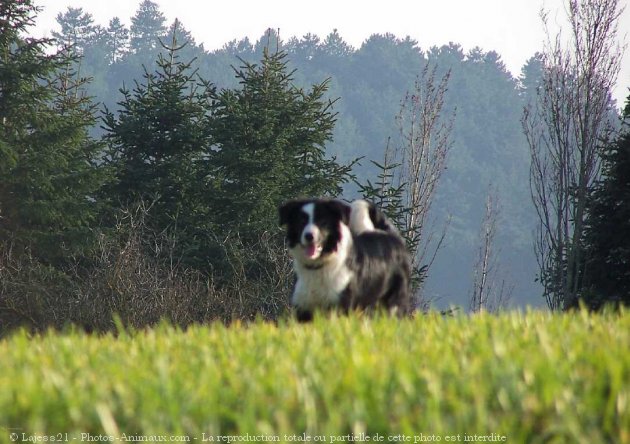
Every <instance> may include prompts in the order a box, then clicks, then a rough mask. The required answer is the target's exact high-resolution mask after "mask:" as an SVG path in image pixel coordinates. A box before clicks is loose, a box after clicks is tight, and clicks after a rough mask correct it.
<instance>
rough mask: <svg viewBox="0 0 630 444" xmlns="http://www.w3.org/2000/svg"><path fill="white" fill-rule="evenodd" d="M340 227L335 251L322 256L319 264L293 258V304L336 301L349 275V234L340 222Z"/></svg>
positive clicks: (320, 304)
mask: <svg viewBox="0 0 630 444" xmlns="http://www.w3.org/2000/svg"><path fill="white" fill-rule="evenodd" d="M341 231H342V236H341V241H340V242H339V245H338V246H337V251H336V252H334V253H332V254H330V255H329V256H328V257H327V258H326V260H325V262H324V263H323V264H322V267H321V268H317V269H311V268H306V267H305V266H304V265H303V264H301V263H300V261H298V260H295V261H294V262H293V267H294V269H295V273H296V275H297V282H296V284H295V290H294V291H293V298H292V303H293V305H294V306H295V307H298V308H301V309H304V310H312V309H315V308H327V307H334V306H336V305H338V304H339V298H340V296H341V293H342V292H343V290H344V289H345V288H346V287H347V286H348V284H349V283H350V280H351V278H352V272H351V271H350V269H348V266H347V264H346V261H347V259H348V254H349V252H350V249H351V248H352V235H351V234H350V230H349V229H348V227H347V226H346V225H344V224H341Z"/></svg>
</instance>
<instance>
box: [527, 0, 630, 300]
mask: <svg viewBox="0 0 630 444" xmlns="http://www.w3.org/2000/svg"><path fill="white" fill-rule="evenodd" d="M621 13H622V8H620V6H619V0H597V1H595V0H569V1H568V8H567V15H568V22H569V28H570V39H569V41H570V43H569V44H568V46H567V45H566V44H565V43H564V42H563V35H562V33H558V35H556V36H555V37H554V38H552V37H551V33H550V31H549V27H548V23H549V21H548V14H547V13H546V12H545V11H542V12H541V18H542V21H543V24H544V25H545V29H546V33H547V42H546V45H545V51H544V54H543V57H542V62H543V78H542V82H541V85H540V87H539V90H538V97H537V101H536V103H535V104H531V105H529V106H527V107H526V108H525V111H524V114H523V119H522V123H523V130H524V133H525V136H526V138H527V142H528V144H529V147H530V153H531V170H530V185H531V195H532V200H533V203H534V206H535V208H536V211H537V214H538V219H539V224H538V228H537V232H536V237H535V242H534V246H535V252H536V256H537V260H538V265H539V271H540V274H539V279H540V281H541V283H542V285H543V288H544V296H545V298H546V299H547V304H548V305H549V307H550V308H552V309H563V308H567V307H570V306H574V305H575V304H576V302H577V299H578V296H579V290H580V280H581V274H582V273H583V267H584V262H585V258H584V249H583V246H582V237H583V232H584V220H585V211H586V202H587V197H588V193H589V190H590V188H591V187H592V185H593V183H594V181H595V180H596V178H597V177H598V174H599V167H600V165H599V156H598V150H599V147H600V146H601V143H602V140H605V139H606V138H607V137H609V135H610V131H611V129H612V120H611V116H612V114H613V113H612V112H611V110H612V105H611V96H610V92H611V90H612V87H613V86H614V82H615V81H616V78H617V75H618V73H619V66H620V61H621V57H622V54H623V48H622V46H620V44H619V43H618V39H617V34H618V32H617V28H618V19H619V16H620V15H621ZM565 46H566V47H565Z"/></svg>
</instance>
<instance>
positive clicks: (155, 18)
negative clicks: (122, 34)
mask: <svg viewBox="0 0 630 444" xmlns="http://www.w3.org/2000/svg"><path fill="white" fill-rule="evenodd" d="M165 22H166V18H165V17H164V14H162V12H160V10H159V8H158V5H157V3H154V2H152V1H151V0H144V1H143V2H142V3H140V6H139V7H138V10H137V11H136V14H135V15H134V16H133V17H132V18H131V29H130V31H131V32H130V36H131V51H132V52H134V53H135V54H140V53H143V52H149V53H152V52H153V51H154V50H156V49H158V48H159V47H160V44H159V39H161V38H163V37H164V35H166V27H165Z"/></svg>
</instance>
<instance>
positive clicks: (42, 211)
mask: <svg viewBox="0 0 630 444" xmlns="http://www.w3.org/2000/svg"><path fill="white" fill-rule="evenodd" d="M37 12H38V8H37V7H35V6H34V5H33V2H32V1H29V0H26V1H24V0H21V1H17V0H8V1H3V2H2V3H0V59H1V61H2V63H0V237H1V239H2V240H3V241H7V242H11V243H12V245H13V246H14V248H17V249H19V250H24V249H28V250H29V251H30V252H31V254H34V255H36V256H37V257H40V258H41V259H44V260H47V261H49V262H51V263H60V261H62V260H63V259H64V258H65V257H67V256H68V255H70V254H72V255H74V254H79V253H81V252H82V251H84V249H85V248H86V247H87V246H88V245H89V243H90V240H91V239H92V230H91V228H92V226H93V224H94V222H95V217H96V214H97V210H96V207H97V202H96V201H95V199H94V196H95V192H96V190H97V189H98V188H99V186H100V184H101V173H100V170H99V169H98V168H97V167H96V159H97V152H98V150H99V147H98V144H96V143H95V142H94V141H92V140H91V139H90V138H89V136H88V134H87V130H88V128H89V127H90V126H92V125H93V123H94V117H93V112H92V111H93V109H92V105H91V102H90V99H89V98H87V97H85V96H83V95H82V93H81V90H82V85H83V83H84V82H85V79H80V78H78V76H77V75H76V73H75V72H74V71H73V70H72V66H73V64H74V63H73V61H74V60H73V59H71V58H69V57H68V56H67V54H65V53H63V52H62V53H57V54H52V55H51V54H49V53H48V51H49V48H50V47H51V46H53V45H54V41H53V40H50V39H36V38H30V37H25V34H26V32H27V30H28V29H29V28H30V27H31V26H33V24H34V19H35V16H36V14H37Z"/></svg>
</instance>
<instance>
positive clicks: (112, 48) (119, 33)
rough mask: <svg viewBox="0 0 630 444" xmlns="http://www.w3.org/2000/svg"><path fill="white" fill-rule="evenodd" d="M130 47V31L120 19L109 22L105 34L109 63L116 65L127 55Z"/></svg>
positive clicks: (115, 18) (116, 18)
mask: <svg viewBox="0 0 630 444" xmlns="http://www.w3.org/2000/svg"><path fill="white" fill-rule="evenodd" d="M128 45H129V30H128V29H127V28H126V27H125V25H123V24H122V23H121V22H120V19H119V18H118V17H114V18H113V19H111V20H110V21H109V26H108V27H107V30H106V34H105V46H106V47H107V52H108V54H109V63H115V62H116V61H118V60H120V59H121V57H122V56H123V54H125V52H126V50H127V47H128Z"/></svg>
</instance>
